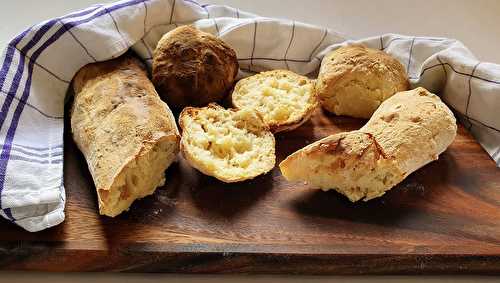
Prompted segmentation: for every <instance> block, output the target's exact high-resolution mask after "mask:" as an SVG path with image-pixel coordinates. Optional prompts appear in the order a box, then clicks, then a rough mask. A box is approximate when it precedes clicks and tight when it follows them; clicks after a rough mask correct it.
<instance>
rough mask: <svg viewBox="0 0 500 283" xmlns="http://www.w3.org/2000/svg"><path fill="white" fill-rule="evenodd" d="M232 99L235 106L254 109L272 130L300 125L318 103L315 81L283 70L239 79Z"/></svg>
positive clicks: (285, 129) (278, 130)
mask: <svg viewBox="0 0 500 283" xmlns="http://www.w3.org/2000/svg"><path fill="white" fill-rule="evenodd" d="M231 99H232V103H233V105H234V107H236V108H245V107H250V108H251V109H254V110H255V111H257V112H258V113H259V114H260V115H261V116H262V117H263V119H264V122H265V123H266V124H267V125H268V126H269V128H270V129H271V131H272V132H273V133H277V132H282V131H290V130H293V129H295V128H297V127H299V126H300V125H301V124H303V123H304V122H306V121H307V120H308V119H309V117H311V114H312V113H313V111H314V109H316V106H317V105H318V99H317V97H316V93H315V90H314V81H313V80H310V79H308V78H307V77H304V76H301V75H298V74H296V73H294V72H291V71H286V70H274V71H268V72H262V73H260V74H257V75H254V76H251V77H248V78H245V79H242V80H240V81H239V82H238V83H237V84H236V86H235V87H234V91H233V93H232V95H231Z"/></svg>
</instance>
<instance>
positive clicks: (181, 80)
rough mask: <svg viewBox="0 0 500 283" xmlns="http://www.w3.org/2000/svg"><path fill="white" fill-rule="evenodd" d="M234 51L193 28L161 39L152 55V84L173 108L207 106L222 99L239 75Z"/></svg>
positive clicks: (173, 31)
mask: <svg viewBox="0 0 500 283" xmlns="http://www.w3.org/2000/svg"><path fill="white" fill-rule="evenodd" d="M238 69H239V65H238V60H237V58H236V53H235V51H234V50H233V49H232V48H231V47H230V46H229V45H227V44H226V43H225V42H224V41H222V40H221V39H219V38H217V37H215V36H213V35H211V34H209V33H206V32H202V31H200V30H197V29H196V28H194V27H191V26H181V27H178V28H176V29H174V30H172V31H170V32H168V33H166V34H165V35H163V37H162V38H161V39H160V41H159V42H158V45H157V46H156V49H155V51H154V56H153V71H152V76H153V79H152V80H153V83H154V85H155V86H156V88H157V90H158V92H159V93H160V96H161V97H162V99H163V100H165V101H166V102H167V103H168V104H169V105H170V106H171V107H174V108H178V109H181V108H183V107H185V106H189V105H192V106H204V105H206V104H208V103H210V102H216V101H220V100H222V99H223V98H224V97H225V96H226V95H227V94H228V92H229V90H230V89H231V87H232V86H233V83H234V80H235V78H236V75H237V74H238Z"/></svg>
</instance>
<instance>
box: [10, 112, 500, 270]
mask: <svg viewBox="0 0 500 283" xmlns="http://www.w3.org/2000/svg"><path fill="white" fill-rule="evenodd" d="M363 122H364V121H361V120H356V119H349V118H342V117H334V116H329V115H325V114H324V113H322V111H321V110H318V111H317V112H316V113H315V115H314V117H313V119H312V120H311V121H309V122H308V123H306V124H305V125H304V126H302V127H300V128H299V129H297V130H295V131H293V132H290V133H285V134H280V135H278V136H277V138H276V140H277V156H278V157H277V159H278V160H277V161H278V162H280V161H281V160H283V159H284V158H285V157H286V156H287V155H288V154H290V153H292V152H293V151H295V150H297V149H299V148H301V147H303V146H304V145H306V144H308V143H310V142H312V141H315V140H317V139H319V138H322V137H325V136H327V135H329V134H333V133H337V132H340V131H348V130H353V129H357V128H359V127H360V126H361V125H362V124H363ZM66 129H68V128H66ZM68 132H69V131H68V130H67V131H66V133H68ZM64 161H65V166H64V178H65V186H66V190H67V208H66V215H67V219H66V221H65V222H64V223H63V224H62V225H60V226H58V227H55V228H51V229H49V230H46V231H43V232H40V233H28V232H25V231H23V230H22V229H20V228H18V227H16V226H14V225H12V224H10V223H8V222H7V221H4V220H2V221H0V269H4V270H44V271H133V272H181V273H300V274H422V273H424V274H441V273H453V274H458V273H479V274H500V169H498V168H496V166H495V163H494V162H493V161H492V160H491V159H490V157H489V156H488V155H487V154H486V152H485V151H484V150H483V149H482V148H481V147H480V146H479V145H478V144H477V143H476V142H475V141H474V139H473V138H472V137H471V135H470V134H469V133H468V132H467V131H466V130H465V129H464V128H463V127H459V131H458V136H457V138H456V140H455V141H454V143H453V144H452V145H451V146H450V148H449V149H448V150H447V151H446V152H445V153H444V154H443V155H441V156H440V158H439V160H438V161H435V162H432V163H431V164H429V165H427V166H425V167H424V168H422V169H420V170H418V171H417V172H416V173H414V174H412V175H410V176H409V177H408V178H407V179H406V180H405V181H404V182H403V183H401V184H400V185H398V186H397V187H396V188H394V189H393V190H391V191H390V192H389V193H387V194H386V195H385V196H383V197H381V198H378V199H375V200H372V201H370V202H359V203H355V204H353V203H350V202H349V201H348V200H347V199H346V198H345V197H343V196H342V195H340V194H338V193H336V192H333V191H332V192H322V191H318V190H310V189H308V188H307V186H306V185H304V184H302V183H289V182H286V181H285V180H284V179H283V177H282V176H281V174H280V172H279V170H278V169H277V168H275V169H274V170H273V171H272V172H270V173H269V174H267V175H265V176H261V177H258V178H256V179H254V180H252V181H247V182H243V183H236V184H223V183H221V182H219V181H217V180H216V179H214V178H211V177H207V176H204V175H202V174H200V173H199V172H197V171H196V170H194V169H193V168H191V167H190V166H189V165H188V164H187V163H186V162H185V161H184V160H183V159H182V158H180V160H179V162H177V163H176V164H174V165H172V166H171V167H170V168H169V169H168V170H167V172H166V175H167V184H166V185H165V187H163V188H160V189H159V190H158V191H157V192H156V193H155V194H154V195H153V196H150V197H147V198H145V199H143V200H140V201H137V202H135V203H134V205H133V207H132V208H131V210H130V212H128V213H125V214H123V215H121V216H119V217H117V218H115V219H111V218H107V217H101V216H99V215H98V213H97V200H96V195H95V191H94V187H93V183H92V178H91V176H90V174H89V172H88V169H87V166H86V163H85V160H84V158H83V156H82V155H81V153H80V152H79V151H78V150H77V149H76V146H75V144H74V143H73V142H72V140H71V138H70V136H69V135H68V134H66V146H65V158H64Z"/></svg>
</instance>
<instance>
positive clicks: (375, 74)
mask: <svg viewBox="0 0 500 283" xmlns="http://www.w3.org/2000/svg"><path fill="white" fill-rule="evenodd" d="M408 88H409V82H408V76H407V74H406V71H405V68H404V67H403V65H401V63H400V62H399V61H398V60H396V59H395V58H393V57H391V56H390V55H388V54H387V53H385V52H383V51H380V50H375V49H371V48H367V47H364V46H361V45H350V46H345V47H341V48H339V49H337V50H335V51H333V52H331V53H329V54H328V55H326V56H325V57H324V58H323V60H322V62H321V68H320V71H319V75H318V80H317V82H316V91H317V93H318V95H319V98H320V102H321V105H322V106H323V108H324V109H326V110H328V111H330V112H332V113H334V114H337V115H347V116H352V117H357V118H370V117H371V115H372V114H373V112H374V111H375V110H376V109H377V107H378V106H379V105H380V104H381V103H382V102H383V101H384V100H386V99H387V98H389V97H391V96H392V95H394V94H395V93H397V92H400V91H405V90H407V89H408Z"/></svg>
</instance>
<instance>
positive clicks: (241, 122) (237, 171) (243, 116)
mask: <svg viewBox="0 0 500 283" xmlns="http://www.w3.org/2000/svg"><path fill="white" fill-rule="evenodd" d="M179 124H180V127H181V129H182V138H181V152H182V154H183V156H184V158H185V159H186V160H187V161H188V162H189V164H191V166H193V167H194V168H196V169H198V170H200V171H201V172H202V173H204V174H206V175H209V176H213V177H215V178H217V179H219V180H221V181H223V182H226V183H232V182H239V181H243V180H247V179H252V178H254V177H256V176H258V175H261V174H265V173H267V172H269V171H270V170H271V169H272V168H273V167H274V164H275V159H276V156H275V152H274V146H275V141H274V136H273V134H272V133H271V132H270V131H269V128H268V127H267V126H266V124H265V123H264V122H263V121H262V119H261V118H260V117H259V116H258V115H257V114H256V113H255V112H254V111H252V110H250V109H248V108H246V109H242V110H234V109H228V110H226V109H224V108H222V107H221V106H219V105H217V104H215V103H212V104H209V105H208V106H207V107H204V108H194V107H187V108H184V110H183V111H182V112H181V115H180V117H179Z"/></svg>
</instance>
